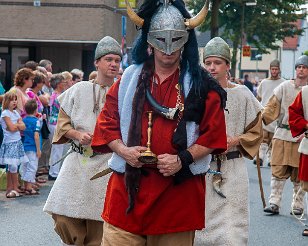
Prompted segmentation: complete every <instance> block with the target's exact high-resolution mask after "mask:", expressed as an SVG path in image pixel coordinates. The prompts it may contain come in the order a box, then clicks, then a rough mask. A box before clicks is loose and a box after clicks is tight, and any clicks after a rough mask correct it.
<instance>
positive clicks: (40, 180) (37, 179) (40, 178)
mask: <svg viewBox="0 0 308 246" xmlns="http://www.w3.org/2000/svg"><path fill="white" fill-rule="evenodd" d="M35 180H36V182H37V183H40V184H44V183H46V182H47V180H46V179H44V178H42V177H37V178H36V179H35Z"/></svg>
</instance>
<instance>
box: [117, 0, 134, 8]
mask: <svg viewBox="0 0 308 246" xmlns="http://www.w3.org/2000/svg"><path fill="white" fill-rule="evenodd" d="M128 2H129V3H130V6H131V7H132V8H136V0H128ZM118 8H120V9H122V8H123V9H125V8H126V4H125V0H118Z"/></svg>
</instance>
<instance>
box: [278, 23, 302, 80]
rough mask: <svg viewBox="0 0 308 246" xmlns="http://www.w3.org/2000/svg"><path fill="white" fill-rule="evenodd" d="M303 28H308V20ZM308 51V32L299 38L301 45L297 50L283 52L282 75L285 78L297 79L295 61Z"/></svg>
mask: <svg viewBox="0 0 308 246" xmlns="http://www.w3.org/2000/svg"><path fill="white" fill-rule="evenodd" d="M302 28H308V24H307V19H305V20H304V21H303V22H302ZM306 50H308V31H307V30H306V31H305V32H304V33H303V35H302V36H300V37H299V45H298V47H297V50H283V51H282V62H281V75H282V77H283V78H285V79H292V78H294V77H295V66H294V64H295V61H296V59H297V58H298V57H300V56H301V55H302V54H303V52H304V51H306Z"/></svg>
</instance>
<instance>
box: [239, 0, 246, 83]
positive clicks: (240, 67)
mask: <svg viewBox="0 0 308 246" xmlns="http://www.w3.org/2000/svg"><path fill="white" fill-rule="evenodd" d="M244 14H245V2H244V1H243V6H242V16H241V49H240V62H239V64H238V70H239V77H241V71H242V52H243V51H242V50H243V36H244V34H243V32H244Z"/></svg>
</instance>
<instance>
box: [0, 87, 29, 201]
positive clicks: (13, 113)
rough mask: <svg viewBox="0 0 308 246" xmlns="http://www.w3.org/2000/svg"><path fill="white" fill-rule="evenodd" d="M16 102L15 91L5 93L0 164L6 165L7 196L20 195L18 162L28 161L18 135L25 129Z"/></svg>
mask: <svg viewBox="0 0 308 246" xmlns="http://www.w3.org/2000/svg"><path fill="white" fill-rule="evenodd" d="M17 103H18V101H17V95H16V91H14V90H11V91H8V92H7V93H5V95H4V98H3V102H2V110H3V111H2V113H1V126H2V129H3V133H4V138H3V142H2V145H1V148H0V164H1V165H6V166H7V188H6V197H7V198H14V197H19V196H21V194H20V192H21V190H20V189H19V182H18V167H19V165H20V164H23V163H26V162H28V158H27V156H26V154H25V151H24V147H23V145H22V142H21V136H20V131H23V130H24V129H25V124H24V123H23V121H22V118H21V117H20V114H19V113H18V111H17V110H16V108H17Z"/></svg>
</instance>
